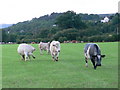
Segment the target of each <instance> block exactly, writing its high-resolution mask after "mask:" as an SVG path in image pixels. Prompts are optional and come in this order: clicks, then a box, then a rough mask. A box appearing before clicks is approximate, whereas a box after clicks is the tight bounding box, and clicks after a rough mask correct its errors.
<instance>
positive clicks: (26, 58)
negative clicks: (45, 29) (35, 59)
mask: <svg viewBox="0 0 120 90" xmlns="http://www.w3.org/2000/svg"><path fill="white" fill-rule="evenodd" d="M24 54H25V61H27V60H28V53H27V52H24Z"/></svg>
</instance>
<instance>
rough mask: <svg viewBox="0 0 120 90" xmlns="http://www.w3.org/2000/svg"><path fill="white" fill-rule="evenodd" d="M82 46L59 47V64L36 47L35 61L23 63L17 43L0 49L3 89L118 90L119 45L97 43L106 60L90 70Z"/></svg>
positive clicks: (82, 44)
mask: <svg viewBox="0 0 120 90" xmlns="http://www.w3.org/2000/svg"><path fill="white" fill-rule="evenodd" d="M84 45H85V43H79V44H72V43H69V44H61V52H60V56H59V61H58V62H53V61H52V58H51V56H50V55H48V54H47V53H46V52H44V55H40V52H39V49H38V45H37V44H33V45H32V46H34V47H35V48H36V49H37V50H36V51H35V52H34V55H35V56H36V59H35V60H33V59H32V60H31V61H27V62H24V61H22V60H20V58H21V57H20V55H18V53H17V47H18V44H15V45H3V46H2V49H3V50H2V51H3V52H2V53H3V54H2V66H3V67H2V76H3V77H2V87H3V88H118V42H111V43H98V45H99V46H100V48H101V50H102V53H103V54H106V57H105V58H104V59H103V60H102V66H101V67H98V68H97V70H94V69H93V66H92V64H91V61H89V62H88V65H89V66H88V67H85V61H84V53H83V48H84Z"/></svg>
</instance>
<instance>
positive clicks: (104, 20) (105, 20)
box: [101, 17, 109, 23]
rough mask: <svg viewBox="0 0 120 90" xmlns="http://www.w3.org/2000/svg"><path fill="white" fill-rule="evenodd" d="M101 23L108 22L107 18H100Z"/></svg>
mask: <svg viewBox="0 0 120 90" xmlns="http://www.w3.org/2000/svg"><path fill="white" fill-rule="evenodd" d="M101 22H102V23H107V22H109V18H108V17H105V18H104V19H103V20H101Z"/></svg>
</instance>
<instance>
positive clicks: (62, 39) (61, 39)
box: [58, 37, 67, 43]
mask: <svg viewBox="0 0 120 90" xmlns="http://www.w3.org/2000/svg"><path fill="white" fill-rule="evenodd" d="M58 40H59V41H60V42H61V43H62V42H64V41H67V38H66V37H59V39H58Z"/></svg>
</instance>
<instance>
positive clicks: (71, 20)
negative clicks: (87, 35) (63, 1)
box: [56, 11, 85, 29]
mask: <svg viewBox="0 0 120 90" xmlns="http://www.w3.org/2000/svg"><path fill="white" fill-rule="evenodd" d="M56 24H57V25H58V26H59V27H60V28H62V29H68V28H76V29H81V28H85V23H83V22H82V21H81V17H80V15H79V14H76V13H75V12H73V11H67V12H65V13H63V14H62V15H61V16H59V17H58V18H57V19H56Z"/></svg>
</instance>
